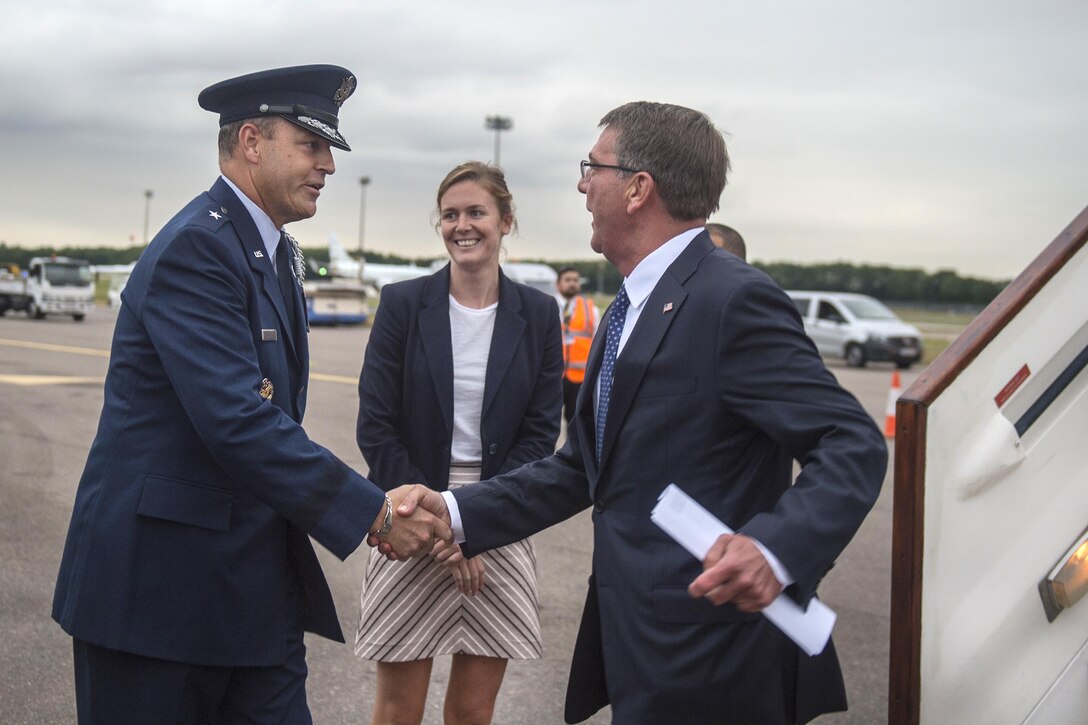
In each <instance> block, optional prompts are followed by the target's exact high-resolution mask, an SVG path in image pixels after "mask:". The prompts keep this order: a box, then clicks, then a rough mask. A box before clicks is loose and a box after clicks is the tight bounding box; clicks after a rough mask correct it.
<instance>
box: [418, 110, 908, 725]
mask: <svg viewBox="0 0 1088 725" xmlns="http://www.w3.org/2000/svg"><path fill="white" fill-rule="evenodd" d="M601 125H602V127H603V131H602V133H601V135H600V138H599V140H598V141H597V143H596V145H595V146H594V147H593V149H592V151H591V152H590V154H589V160H588V161H583V162H582V178H581V180H580V181H579V184H578V189H579V191H581V192H582V193H583V194H585V195H586V206H587V208H588V209H589V211H590V213H591V214H592V217H593V236H592V240H591V242H590V244H591V246H592V248H593V249H594V251H597V252H600V253H601V254H603V255H604V256H605V257H606V258H607V259H608V260H609V261H610V262H611V263H612V264H614V265H615V266H616V267H617V269H618V270H619V271H620V273H621V274H622V275H623V277H624V278H625V279H624V284H623V287H621V290H620V293H619V294H618V295H617V297H616V301H615V302H614V303H613V304H612V306H611V307H610V308H609V312H608V315H607V317H606V318H605V319H604V320H602V324H601V330H600V331H599V332H598V334H597V337H596V339H595V340H594V344H593V348H592V351H591V353H590V357H589V365H588V368H587V373H586V380H587V383H588V382H589V381H593V384H586V385H583V386H582V390H581V392H580V395H579V399H578V407H577V411H576V413H575V425H574V427H573V430H572V431H571V433H570V436H569V439H568V441H567V444H566V446H565V447H564V448H563V449H562V450H560V451H559V452H558V453H557V454H555V455H554V456H552V457H550V458H547V459H544V460H542V461H538V462H535V463H530V464H529V465H527V466H524V467H522V468H520V469H518V470H517V471H514V472H512V473H509V474H506V475H502V476H498V477H496V478H495V479H492V480H491V481H488V482H484V483H481V484H479V485H477V486H474V487H471V488H467V489H464V490H463V491H456V492H454V493H453V494H449V493H446V494H444V495H443V496H444V500H445V501H446V502H447V503H448V504H449V505H450V514H451V517H452V520H453V523H454V530H455V532H458V531H460V532H461V536H463V538H464V543H463V544H462V549H463V550H464V551H465V553H466V554H468V555H471V554H472V553H474V552H476V551H480V550H484V549H488V548H491V547H494V546H500V545H502V544H504V543H506V542H508V541H512V540H515V539H519V538H522V537H524V536H526V535H529V534H531V533H534V532H536V531H538V530H540V529H543V528H545V527H547V526H550V525H552V524H555V523H557V522H559V521H561V520H563V519H565V518H567V517H569V516H571V515H573V514H575V513H577V512H578V511H581V510H583V509H585V508H587V507H592V508H593V524H594V551H593V576H592V578H591V583H590V588H589V594H588V597H587V601H586V607H585V612H584V615H583V620H582V624H581V629H580V631H579V636H578V642H577V644H576V646H575V651H574V657H573V661H572V664H571V676H570V682H569V685H568V691H567V704H566V717H567V720H568V721H570V722H577V721H580V720H582V719H585V718H586V717H589V716H590V715H591V714H592V713H593V712H595V711H596V710H597V709H599V708H600V707H602V706H604V705H605V704H608V703H611V705H612V710H613V717H614V720H615V721H616V722H621V723H669V724H670V725H674V724H675V723H680V722H684V723H709V722H723V723H731V724H734V723H759V724H760V725H766V724H769V723H795V722H807V721H808V720H811V719H812V718H814V717H816V716H817V715H819V714H820V713H823V712H829V711H833V710H840V709H844V708H845V706H846V702H845V692H844V688H843V684H842V676H841V672H840V670H839V665H838V660H837V658H836V655H835V650H834V646H833V645H830V644H829V645H828V647H827V648H826V649H825V650H824V651H823V653H822V654H820V655H817V656H815V657H808V656H806V655H805V654H804V653H803V652H802V651H801V650H800V649H799V648H798V647H797V646H796V645H794V644H793V642H791V641H790V640H789V639H787V638H786V637H785V635H783V634H782V633H781V632H779V631H778V630H777V629H776V628H775V627H774V626H773V625H772V624H771V623H770V622H769V621H768V620H766V618H764V617H762V616H760V615H759V614H758V612H759V611H760V610H761V609H763V608H764V607H766V606H767V605H768V604H769V603H770V602H771V601H772V600H773V598H774V597H775V596H776V595H777V594H778V593H779V592H780V591H782V590H783V589H784V590H785V592H786V593H787V595H789V596H790V597H792V598H793V599H795V600H796V601H797V602H798V603H800V604H801V605H802V606H805V605H807V604H808V602H809V601H810V600H811V599H812V597H813V596H814V594H815V592H816V587H817V584H818V583H819V581H820V579H821V578H822V577H823V576H824V574H826V573H827V571H828V570H829V569H830V568H831V566H832V564H833V562H834V560H835V558H836V557H837V556H838V555H839V553H840V552H841V551H842V550H843V548H844V547H845V546H846V544H847V543H848V542H849V541H850V539H851V537H852V536H853V535H854V533H855V532H856V530H857V528H858V526H859V525H860V524H861V521H862V519H863V518H864V517H865V515H866V514H867V512H868V511H869V509H870V508H871V507H872V505H873V503H874V502H875V500H876V497H877V494H878V492H879V489H880V486H881V483H882V481H883V477H884V471H885V467H886V464H887V451H886V447H885V444H884V440H883V438H882V436H881V435H880V432H879V431H878V430H877V428H876V426H875V425H874V423H873V421H872V420H871V419H870V417H869V416H868V415H867V414H866V413H865V411H864V410H863V409H862V408H861V406H860V405H859V404H858V403H857V401H856V400H855V399H854V398H853V397H852V396H851V395H850V394H849V393H847V392H846V391H844V390H843V389H842V388H841V387H840V386H839V385H838V384H837V383H836V381H835V379H834V377H832V375H831V374H830V373H829V372H828V371H827V369H826V368H825V367H824V365H823V363H822V362H821V360H820V358H819V356H818V355H817V353H816V349H815V348H814V346H813V345H812V343H811V342H810V341H809V339H808V338H807V337H805V334H804V331H803V329H802V326H801V320H800V319H799V318H798V315H797V312H796V310H795V308H794V306H793V304H792V303H791V302H790V300H789V298H788V297H787V296H786V295H785V293H783V292H782V290H781V289H780V288H779V287H778V286H777V285H776V284H775V283H774V282H772V281H771V280H770V279H769V278H767V277H766V276H765V275H764V274H762V273H761V272H759V271H758V270H756V269H754V268H752V267H750V266H749V265H747V264H746V263H744V262H742V261H741V260H740V259H738V258H737V257H735V256H733V255H731V254H727V253H726V252H723V251H721V250H718V249H716V248H715V247H714V245H713V244H712V243H711V242H710V239H709V237H708V235H707V233H706V232H705V230H704V229H703V224H704V223H705V221H706V219H707V217H708V216H710V214H711V213H713V212H714V210H715V209H717V207H718V199H719V196H720V194H721V192H722V189H723V188H724V185H725V177H726V172H727V169H728V167H729V160H728V155H727V154H726V150H725V143H724V140H723V139H722V136H721V134H720V132H718V131H717V129H715V128H714V126H713V124H712V123H711V122H710V120H709V119H708V118H707V117H706V116H705V115H703V114H702V113H699V112H697V111H693V110H690V109H687V108H681V107H678V106H671V105H665V104H656V103H646V102H639V103H631V104H627V105H625V106H621V107H620V108H617V109H615V110H613V111H611V112H610V113H609V114H608V115H606V116H605V117H604V119H603V120H602V121H601ZM794 460H796V461H798V462H799V463H800V466H801V473H800V475H799V476H798V478H797V480H796V482H795V483H792V485H791V478H792V475H791V474H792V464H793V461H794ZM669 483H676V484H677V485H678V486H679V487H680V488H682V489H683V490H685V491H686V492H687V493H689V494H690V495H691V496H692V497H694V498H695V499H696V500H697V501H698V502H700V503H701V504H702V505H703V506H705V507H706V508H707V509H709V510H710V511H711V512H712V513H713V514H715V515H716V516H717V517H718V518H720V519H721V520H722V521H724V522H725V523H726V524H727V525H729V526H730V527H732V528H733V529H735V530H736V532H737V533H736V534H735V535H731V536H722V537H721V538H720V539H718V541H717V542H716V543H715V545H714V546H713V548H712V549H711V551H710V553H709V554H708V555H707V558H706V560H705V561H704V562H702V563H701V564H700V562H697V561H695V560H694V559H693V558H692V557H691V556H690V555H689V554H688V553H687V552H686V551H685V550H684V549H682V548H681V547H680V546H679V545H678V544H676V543H675V542H674V541H672V540H671V539H670V538H669V537H668V536H667V535H666V534H665V533H663V532H662V531H661V530H659V529H658V528H657V527H656V526H654V525H653V524H652V523H651V521H650V511H651V510H652V509H653V507H654V504H655V503H656V501H657V498H658V496H659V494H660V493H661V492H662V490H663V489H664V488H665V487H666V486H667V485H668V484H669ZM412 498H413V499H414V498H418V500H421V501H425V502H426V503H427V505H428V506H430V507H433V506H434V505H435V502H434V501H433V500H429V499H433V498H435V496H433V495H432V494H430V493H428V492H427V491H426V490H423V489H417V491H416V493H415V494H414V495H413V496H412ZM405 510H408V509H405Z"/></svg>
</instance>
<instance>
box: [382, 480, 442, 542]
mask: <svg viewBox="0 0 1088 725" xmlns="http://www.w3.org/2000/svg"><path fill="white" fill-rule="evenodd" d="M388 496H389V501H390V502H391V503H392V506H393V512H394V514H395V515H394V516H393V528H392V529H390V531H389V533H388V534H378V533H371V534H370V535H368V536H367V540H366V541H367V543H368V544H369V545H370V546H374V547H377V548H378V550H379V551H380V552H381V553H382V554H384V555H385V556H386V557H387V558H389V559H390V560H393V561H403V560H405V559H412V558H415V557H418V556H423V555H424V554H429V553H430V552H431V550H432V549H434V548H435V544H436V542H443V544H444V545H445V544H453V530H452V529H451V528H450V515H449V512H448V511H446V502H445V501H443V500H442V494H440V493H438V492H437V491H433V490H431V489H429V488H427V487H426V486H421V485H419V484H407V485H404V486H401V487H399V488H395V489H393V490H392V491H389V493H388ZM384 520H385V506H383V507H382V509H381V510H380V511H379V512H378V518H377V519H375V521H374V526H372V527H371V529H370V530H371V531H372V532H374V531H377V530H378V529H380V528H381V525H382V523H383V522H384Z"/></svg>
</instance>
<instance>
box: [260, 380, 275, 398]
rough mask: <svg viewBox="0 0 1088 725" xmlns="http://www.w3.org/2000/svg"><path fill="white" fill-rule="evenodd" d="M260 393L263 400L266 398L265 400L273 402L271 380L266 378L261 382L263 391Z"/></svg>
mask: <svg viewBox="0 0 1088 725" xmlns="http://www.w3.org/2000/svg"><path fill="white" fill-rule="evenodd" d="M259 392H260V396H261V397H262V398H264V399H265V400H272V393H273V389H272V381H271V380H269V379H268V378H265V379H264V380H262V381H261V389H260V391H259Z"/></svg>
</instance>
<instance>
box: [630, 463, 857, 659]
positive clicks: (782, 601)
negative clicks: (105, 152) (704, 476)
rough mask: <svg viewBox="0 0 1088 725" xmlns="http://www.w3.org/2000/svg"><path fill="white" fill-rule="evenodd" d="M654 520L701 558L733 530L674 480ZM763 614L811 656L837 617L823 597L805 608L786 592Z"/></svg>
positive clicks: (823, 642) (652, 514)
mask: <svg viewBox="0 0 1088 725" xmlns="http://www.w3.org/2000/svg"><path fill="white" fill-rule="evenodd" d="M650 520H651V521H653V522H654V523H655V524H657V525H658V526H659V527H661V529H662V530H664V531H665V533H667V534H668V535H669V536H671V537H672V538H673V539H674V540H675V541H676V543H678V544H680V545H681V546H683V547H684V548H685V549H687V550H688V552H690V553H691V555H692V556H694V557H695V558H696V559H698V560H699V561H702V560H703V559H705V558H706V554H707V552H708V551H709V550H710V547H711V546H713V545H714V542H715V541H717V539H718V537H719V536H721V535H722V534H732V533H733V530H732V529H730V528H729V527H728V526H726V525H725V524H723V523H722V522H721V521H719V520H718V519H717V518H716V517H715V516H714V515H713V514H711V513H710V512H709V511H707V510H706V509H705V508H703V507H702V506H700V505H699V503H698V502H697V501H695V500H694V499H692V498H691V497H690V496H688V495H687V494H686V493H684V492H683V491H682V490H680V488H679V487H678V486H677V485H676V484H674V483H670V484H669V485H668V486H667V487H666V488H665V490H664V491H663V492H662V493H661V496H659V497H658V501H657V505H656V506H654V509H653V511H652V512H650ZM763 615H764V616H766V617H767V619H769V620H771V622H772V623H774V625H775V626H776V627H778V628H779V629H780V630H782V632H783V633H784V634H785V635H786V636H787V637H789V638H790V639H792V640H793V641H794V642H795V643H797V646H798V647H800V648H801V649H802V650H804V651H805V653H806V654H808V655H809V656H812V655H818V654H820V653H821V652H823V650H824V647H825V646H827V641H828V639H830V637H831V629H832V628H833V627H834V626H835V617H836V615H835V612H834V611H832V610H831V608H830V607H828V606H827V605H826V604H824V603H823V602H821V601H820V600H819V599H816V598H813V599H812V601H811V602H809V605H808V609H807V610H803V609H801V607H799V606H798V605H797V603H796V602H794V601H793V600H792V599H790V598H789V597H788V596H786V595H784V594H779V595H778V597H777V598H776V599H775V600H774V601H773V602H771V604H770V605H769V606H768V607H767V608H766V609H764V610H763Z"/></svg>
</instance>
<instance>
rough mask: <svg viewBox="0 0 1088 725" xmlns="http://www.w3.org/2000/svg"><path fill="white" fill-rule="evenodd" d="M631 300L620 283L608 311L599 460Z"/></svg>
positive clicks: (600, 399) (600, 397)
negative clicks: (624, 324)
mask: <svg viewBox="0 0 1088 725" xmlns="http://www.w3.org/2000/svg"><path fill="white" fill-rule="evenodd" d="M630 305H631V300H629V299H628V298H627V290H626V289H624V287H623V285H622V284H621V285H620V291H619V292H617V293H616V299H615V301H613V302H612V308H611V310H609V312H608V332H607V333H606V334H605V338H604V362H602V363H601V377H600V378H599V380H598V382H597V392H598V395H597V460H598V461H600V460H601V448H602V447H603V446H604V422H605V419H606V418H607V417H608V399H609V397H610V396H611V395H612V376H613V374H614V373H615V372H616V355H617V354H618V351H619V347H620V336H621V335H623V323H624V322H625V321H626V320H627V308H628V307H629V306H630Z"/></svg>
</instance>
